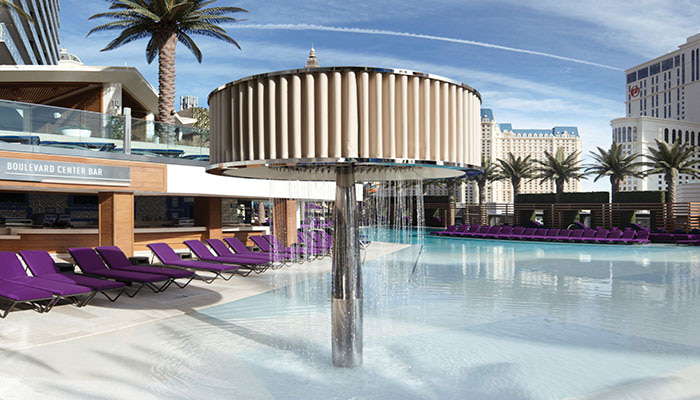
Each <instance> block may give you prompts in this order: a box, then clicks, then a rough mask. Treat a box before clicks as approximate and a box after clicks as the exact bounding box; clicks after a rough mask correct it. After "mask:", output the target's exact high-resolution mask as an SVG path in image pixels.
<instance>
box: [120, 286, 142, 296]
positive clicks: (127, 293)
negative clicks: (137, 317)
mask: <svg viewBox="0 0 700 400" xmlns="http://www.w3.org/2000/svg"><path fill="white" fill-rule="evenodd" d="M144 286H145V283H142V284H140V285H139V288H138V289H136V291H135V292H134V293H131V294H130V293H129V292H128V291H127V290H126V289H124V292H125V293H126V295H127V296H129V297H134V296H136V294H137V293H138V292H140V291H141V289H143V287H144Z"/></svg>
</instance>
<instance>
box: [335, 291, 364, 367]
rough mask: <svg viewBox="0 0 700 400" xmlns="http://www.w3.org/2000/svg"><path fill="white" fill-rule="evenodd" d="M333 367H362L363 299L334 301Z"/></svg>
mask: <svg viewBox="0 0 700 400" xmlns="http://www.w3.org/2000/svg"><path fill="white" fill-rule="evenodd" d="M331 307H332V311H331V315H332V318H333V365H334V366H336V367H343V368H351V367H359V366H361V365H362V299H347V300H343V299H332V300H331Z"/></svg>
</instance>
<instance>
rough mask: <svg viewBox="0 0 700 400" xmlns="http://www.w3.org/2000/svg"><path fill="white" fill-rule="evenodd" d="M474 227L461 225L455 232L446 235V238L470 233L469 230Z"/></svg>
mask: <svg viewBox="0 0 700 400" xmlns="http://www.w3.org/2000/svg"><path fill="white" fill-rule="evenodd" d="M471 226H473V225H461V226H458V227H457V229H456V230H455V231H454V232H450V233H446V234H445V235H444V236H459V235H461V234H463V233H465V232H468V231H469V228H471Z"/></svg>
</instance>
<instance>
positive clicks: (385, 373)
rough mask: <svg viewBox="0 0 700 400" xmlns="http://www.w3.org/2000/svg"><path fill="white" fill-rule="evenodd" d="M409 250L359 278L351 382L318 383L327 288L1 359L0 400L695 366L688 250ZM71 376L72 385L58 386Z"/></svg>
mask: <svg viewBox="0 0 700 400" xmlns="http://www.w3.org/2000/svg"><path fill="white" fill-rule="evenodd" d="M386 237H396V235H394V234H392V233H391V232H379V234H378V235H375V236H374V239H375V243H373V244H372V246H381V243H378V242H376V240H377V239H381V238H386ZM405 239H406V240H407V241H408V242H412V243H417V242H418V241H417V240H416V237H415V236H411V237H408V238H405ZM421 242H422V243H424V246H423V250H422V253H421V254H420V258H419V259H418V262H417V263H416V258H417V256H418V255H419V247H418V246H411V247H408V248H405V249H403V250H401V251H398V252H396V253H393V254H390V255H388V256H385V257H383V258H381V259H377V260H373V261H368V262H367V263H366V265H365V267H364V270H363V273H364V289H365V292H364V293H365V301H364V304H365V308H364V313H365V317H364V339H365V350H364V366H363V367H362V368H357V369H336V368H333V367H331V361H330V354H331V351H330V347H331V346H330V335H331V332H330V299H329V292H330V277H329V276H328V275H327V274H326V275H323V276H321V277H319V278H312V279H309V280H305V281H302V282H298V283H296V284H293V285H290V286H287V287H284V288H281V289H277V290H273V291H270V292H266V293H264V294H260V295H257V296H253V297H249V298H245V299H242V300H238V301H235V302H231V303H227V304H223V305H219V306H214V307H210V308H206V309H204V310H202V311H199V312H192V313H189V314H187V315H183V316H178V317H174V318H169V319H166V320H163V321H158V322H153V323H149V324H145V325H139V326H135V327H132V328H127V329H122V330H118V331H114V332H110V333H105V334H100V335H95V336H90V337H87V338H84V339H78V340H72V341H65V342H61V343H56V344H51V345H47V346H41V347H38V348H33V349H28V350H23V351H18V352H16V353H13V354H9V355H8V354H3V356H4V357H5V359H7V356H11V358H12V360H13V363H12V365H9V366H8V365H7V364H8V363H6V362H5V363H0V368H2V372H3V381H4V382H3V384H4V391H0V394H3V395H4V396H7V397H12V396H10V394H11V393H15V394H16V393H18V392H17V391H15V392H8V391H9V390H12V389H13V388H14V389H15V390H20V389H19V388H23V387H27V386H30V387H39V388H41V390H38V391H35V392H33V393H34V394H36V393H37V392H38V393H39V394H45V395H46V396H47V397H48V395H49V394H50V395H51V396H58V397H66V398H68V397H70V398H95V395H96V394H100V396H99V397H102V398H124V397H126V396H139V398H149V397H154V398H183V399H185V398H187V399H190V398H202V399H205V398H207V399H210V398H232V399H257V398H261V399H269V398H278V399H279V398H291V399H300V398H303V399H336V398H337V399H349V398H352V399H394V398H401V399H465V398H478V399H550V398H551V399H559V398H568V397H578V396H586V395H590V396H592V397H595V398H597V397H600V396H602V395H604V394H607V393H608V391H610V390H613V389H616V388H617V389H618V390H620V388H623V389H624V390H629V391H630V393H632V392H634V391H635V390H637V391H639V390H640V389H639V388H646V387H648V385H649V384H650V383H651V384H654V383H658V384H664V383H668V382H671V381H678V380H679V379H682V378H681V376H683V374H686V375H687V374H688V371H691V372H690V373H692V371H693V370H694V368H697V366H698V365H699V364H700V335H698V334H697V333H698V332H700V313H699V312H698V310H699V307H698V306H699V305H700V251H699V250H698V249H696V248H681V247H673V246H619V245H617V246H616V245H572V244H559V243H531V242H517V241H515V242H514V241H494V240H478V239H476V240H472V239H447V238H431V237H426V238H424V239H422V240H421ZM414 266H415V270H414ZM294 268H298V269H303V268H304V265H301V266H295V267H294ZM46 317H47V318H50V314H49V315H47V316H46ZM8 321H10V319H8ZM66 359H67V360H68V364H66V362H65V361H64V360H66ZM73 364H74V368H78V369H82V370H84V371H86V372H85V373H84V374H83V375H82V378H75V377H73V375H72V374H71V373H69V372H67V371H65V372H61V365H63V366H64V367H65V366H66V365H73ZM10 367H11V368H12V374H10V373H9V372H8V371H10V370H9V368H10ZM71 368H73V367H71ZM678 371H681V372H680V374H679V373H678ZM8 376H12V377H13V378H12V379H11V380H10V381H8V379H6V377H8ZM696 377H697V376H696ZM671 390H673V389H671ZM612 393H616V392H612ZM642 393H646V394H647V395H650V396H651V397H649V398H657V397H659V396H655V395H654V396H652V395H651V393H653V392H651V391H649V390H647V389H645V391H644V392H642ZM666 394H667V396H670V397H671V398H672V397H674V396H675V395H677V397H686V398H689V397H690V395H689V394H688V393H685V392H684V393H674V392H672V391H671V392H667V393H666ZM0 397H3V396H0ZM617 397H620V396H617ZM642 397H644V396H642ZM611 398H615V396H613V397H611Z"/></svg>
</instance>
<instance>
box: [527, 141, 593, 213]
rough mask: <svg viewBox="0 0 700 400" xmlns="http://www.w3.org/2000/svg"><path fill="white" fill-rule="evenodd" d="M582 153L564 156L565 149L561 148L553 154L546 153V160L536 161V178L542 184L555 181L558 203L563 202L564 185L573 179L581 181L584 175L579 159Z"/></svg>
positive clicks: (577, 152)
mask: <svg viewBox="0 0 700 400" xmlns="http://www.w3.org/2000/svg"><path fill="white" fill-rule="evenodd" d="M580 154H581V152H579V151H574V152H573V153H571V154H569V155H568V156H565V155H564V149H563V148H562V147H559V148H558V149H557V151H556V153H554V155H552V153H550V152H548V151H545V152H544V160H535V162H536V163H537V164H538V166H537V167H536V169H535V170H536V174H535V178H539V179H540V183H544V182H546V181H548V180H550V179H552V180H554V186H555V188H556V202H557V203H559V202H560V201H561V194H562V193H564V185H565V184H566V182H568V181H570V180H573V179H581V178H582V177H583V176H584V174H583V173H581V165H580V161H579V159H578V157H579V155H580Z"/></svg>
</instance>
